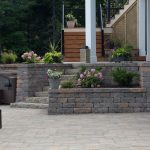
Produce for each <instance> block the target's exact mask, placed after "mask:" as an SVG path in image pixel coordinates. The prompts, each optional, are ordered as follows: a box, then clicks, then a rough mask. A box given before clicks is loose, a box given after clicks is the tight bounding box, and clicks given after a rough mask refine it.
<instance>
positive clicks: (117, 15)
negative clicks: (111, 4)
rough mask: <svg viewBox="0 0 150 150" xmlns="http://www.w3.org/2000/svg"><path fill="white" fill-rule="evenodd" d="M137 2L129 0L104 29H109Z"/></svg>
mask: <svg viewBox="0 0 150 150" xmlns="http://www.w3.org/2000/svg"><path fill="white" fill-rule="evenodd" d="M136 1H137V0H129V1H128V2H127V3H126V4H125V5H124V8H123V9H120V11H119V13H117V14H116V15H115V16H114V17H113V18H112V19H111V21H110V23H108V24H107V25H106V27H108V28H111V27H112V26H113V25H114V24H115V23H116V22H117V21H118V20H119V19H120V18H121V16H122V15H123V14H124V13H126V12H127V11H128V10H129V9H130V8H131V7H132V6H133V5H134V4H135V2H136Z"/></svg>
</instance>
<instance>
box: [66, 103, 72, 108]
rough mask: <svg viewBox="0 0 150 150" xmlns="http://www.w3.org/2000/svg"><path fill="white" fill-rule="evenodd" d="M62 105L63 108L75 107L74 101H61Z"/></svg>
mask: <svg viewBox="0 0 150 150" xmlns="http://www.w3.org/2000/svg"><path fill="white" fill-rule="evenodd" d="M63 107H64V108H74V107H75V103H63Z"/></svg>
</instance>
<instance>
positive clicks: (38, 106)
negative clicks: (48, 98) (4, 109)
mask: <svg viewBox="0 0 150 150" xmlns="http://www.w3.org/2000/svg"><path fill="white" fill-rule="evenodd" d="M10 106H11V107H17V108H34V109H46V108H48V104H41V103H24V102H16V103H11V104H10Z"/></svg>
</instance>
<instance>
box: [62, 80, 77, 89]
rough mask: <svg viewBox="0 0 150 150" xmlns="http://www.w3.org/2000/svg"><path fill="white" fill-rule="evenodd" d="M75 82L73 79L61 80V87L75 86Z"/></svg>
mask: <svg viewBox="0 0 150 150" xmlns="http://www.w3.org/2000/svg"><path fill="white" fill-rule="evenodd" d="M74 87H75V82H74V81H73V80H69V81H63V82H61V88H74Z"/></svg>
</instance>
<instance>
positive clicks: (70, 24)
mask: <svg viewBox="0 0 150 150" xmlns="http://www.w3.org/2000/svg"><path fill="white" fill-rule="evenodd" d="M65 18H66V20H67V27H68V28H74V27H75V24H76V18H75V17H74V16H73V14H72V13H68V14H67V15H66V16H65Z"/></svg>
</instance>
